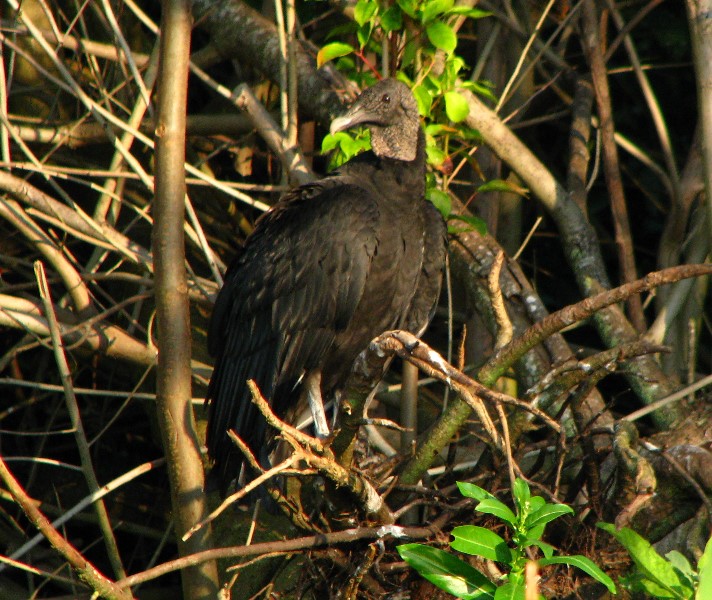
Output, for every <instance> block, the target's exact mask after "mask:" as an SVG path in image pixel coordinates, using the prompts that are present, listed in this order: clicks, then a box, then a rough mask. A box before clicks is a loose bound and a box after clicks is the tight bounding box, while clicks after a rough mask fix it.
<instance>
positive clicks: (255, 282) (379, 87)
mask: <svg viewBox="0 0 712 600" xmlns="http://www.w3.org/2000/svg"><path fill="white" fill-rule="evenodd" d="M355 125H367V126H368V127H369V128H370V130H371V145H372V148H373V149H372V151H369V152H365V153H363V154H360V155H359V156H357V157H355V158H353V159H351V160H350V161H349V162H347V163H345V164H344V165H342V166H341V167H340V168H339V169H338V170H337V171H335V172H333V173H331V174H329V175H328V176H327V177H325V178H324V179H322V180H320V181H318V182H315V183H312V184H309V185H305V186H301V187H299V188H296V189H294V190H292V191H291V192H289V193H288V194H287V195H286V196H285V197H284V198H283V199H282V200H281V201H280V203H279V204H278V205H276V206H275V207H274V208H273V209H272V210H270V211H269V212H268V213H266V214H265V215H264V216H263V217H262V218H261V219H260V220H259V221H258V223H257V225H256V227H255V230H254V232H253V234H252V235H251V236H250V237H249V238H248V239H247V241H246V242H245V245H244V248H243V249H242V251H241V252H240V253H239V255H238V256H237V258H236V259H235V260H234V262H233V264H232V265H231V267H230V269H229V270H228V273H227V275H226V279H225V285H224V286H223V288H222V290H221V291H220V293H219V295H218V298H217V301H216V303H215V309H214V312H213V316H212V320H211V323H210V330H209V338H208V344H209V350H210V352H211V354H213V355H214V356H215V370H214V372H213V376H212V379H211V381H210V387H209V390H208V400H209V402H210V412H209V424H208V435H207V443H208V450H209V454H210V457H211V458H212V459H213V460H214V461H215V467H214V474H215V475H216V476H217V479H218V481H219V483H220V486H221V488H222V489H223V491H224V490H225V489H226V488H227V486H228V485H229V484H230V481H231V480H233V479H234V478H235V477H237V476H238V474H239V471H240V468H241V466H242V462H243V461H242V457H241V455H240V454H239V452H238V451H237V449H236V448H234V447H233V444H232V442H231V441H230V440H229V438H228V437H227V435H226V431H227V430H228V429H230V428H232V429H234V430H235V431H236V432H237V434H238V435H239V436H240V437H241V438H242V439H243V440H244V441H245V442H246V443H247V444H248V445H249V446H250V447H251V448H252V449H253V451H254V452H255V454H256V455H257V456H258V458H259V459H260V460H261V461H262V462H263V463H265V464H266V461H267V455H268V451H269V450H270V449H271V447H272V444H271V438H270V437H269V436H267V427H266V424H265V422H264V419H263V417H262V415H260V414H259V412H258V411H257V409H256V408H255V406H254V405H253V404H252V402H251V401H250V395H249V390H248V388H247V386H246V383H245V382H246V381H247V380H248V379H254V380H255V381H256V382H257V385H258V386H259V388H260V389H261V391H262V393H263V395H264V396H265V397H266V398H267V399H269V400H270V402H271V406H272V408H273V410H274V411H275V412H276V414H278V415H284V413H285V412H286V411H287V410H288V409H289V408H290V406H291V405H292V404H293V403H294V402H296V399H297V398H298V396H299V393H300V389H299V388H300V384H301V383H302V382H303V380H304V378H305V376H308V375H310V374H313V373H316V372H318V373H320V374H321V390H322V393H323V395H324V397H328V396H330V395H332V394H333V393H334V392H335V391H337V390H338V389H339V388H340V387H341V386H343V384H344V382H345V380H346V378H347V377H348V375H349V373H350V370H351V367H352V365H353V362H354V360H355V359H356V357H357V356H358V354H359V353H360V352H361V351H362V350H364V349H365V348H366V347H367V346H368V344H369V342H370V341H371V340H372V339H373V338H374V337H376V336H377V335H379V334H381V333H383V332H384V331H387V330H389V329H397V328H406V329H408V330H410V331H412V332H413V333H416V334H420V333H422V331H423V330H424V329H425V327H426V326H427V324H428V322H429V321H430V318H431V316H432V313H433V310H434V308H435V305H436V303H437V299H438V295H439V292H440V283H441V279H442V270H443V264H444V260H445V252H446V238H445V225H444V222H443V220H442V217H441V216H440V214H439V213H438V211H437V210H435V208H434V207H433V206H432V204H431V203H430V202H427V201H426V200H425V199H424V192H425V161H424V140H423V133H422V131H421V128H420V122H419V119H418V111H417V106H416V103H415V100H414V98H413V95H412V93H411V92H410V90H409V89H408V87H407V86H406V85H404V84H403V83H400V82H398V81H395V80H391V79H387V80H384V81H381V82H379V83H378V84H376V85H375V86H373V87H371V88H369V89H367V90H366V91H365V92H363V94H361V96H360V97H359V99H358V100H357V101H356V103H355V104H354V105H353V106H352V108H351V109H350V110H349V111H348V112H347V113H346V114H345V115H344V116H342V117H340V118H338V119H336V120H335V121H334V122H333V123H332V132H335V131H339V130H342V129H346V128H348V127H353V126H355Z"/></svg>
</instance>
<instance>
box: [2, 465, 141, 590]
mask: <svg viewBox="0 0 712 600" xmlns="http://www.w3.org/2000/svg"><path fill="white" fill-rule="evenodd" d="M0 479H2V480H3V483H4V484H5V487H7V489H8V491H9V492H10V494H12V497H13V498H14V499H15V501H16V502H17V503H18V505H19V506H20V508H22V511H23V512H24V513H25V515H27V518H28V519H30V521H32V524H33V525H34V526H35V527H37V529H38V530H39V531H40V532H41V533H42V534H43V535H44V536H45V537H46V538H47V540H48V541H49V543H50V544H52V547H53V548H54V549H55V550H57V552H59V553H60V554H61V555H62V556H63V557H64V559H65V560H67V562H69V564H70V565H72V568H73V569H74V570H75V571H76V572H77V574H78V575H79V578H80V579H81V580H82V581H84V582H85V583H87V584H88V585H89V586H90V587H91V588H92V589H93V590H95V591H96V592H98V593H99V594H101V596H103V597H105V598H108V599H109V600H114V599H115V600H128V599H129V598H132V597H133V596H132V595H131V593H130V592H129V590H127V589H125V586H117V585H116V584H115V583H114V582H113V581H111V580H109V579H107V578H106V577H104V575H102V574H101V573H100V572H99V571H98V569H97V568H96V567H95V566H94V565H92V564H91V563H90V562H89V561H88V560H87V559H86V558H84V556H82V554H81V553H80V552H79V551H78V550H77V549H76V548H75V547H74V546H73V545H72V544H71V543H69V542H68V541H67V540H65V539H64V538H63V537H62V535H61V534H60V533H59V531H57V530H56V529H55V528H54V527H52V524H51V523H50V522H49V520H48V519H47V517H45V516H44V515H43V514H42V512H41V511H40V509H39V508H37V503H36V502H34V501H33V500H32V499H31V498H30V497H29V496H28V495H27V493H26V492H25V490H24V489H23V488H22V486H21V485H20V484H19V483H18V481H17V480H16V479H15V478H14V477H13V475H12V473H11V472H10V471H9V469H8V468H7V465H6V464H5V461H4V460H3V459H2V457H0Z"/></svg>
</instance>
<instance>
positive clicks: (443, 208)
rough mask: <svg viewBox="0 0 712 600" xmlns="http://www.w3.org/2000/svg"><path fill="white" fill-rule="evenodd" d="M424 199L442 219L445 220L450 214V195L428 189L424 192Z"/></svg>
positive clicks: (434, 189) (436, 189)
mask: <svg viewBox="0 0 712 600" xmlns="http://www.w3.org/2000/svg"><path fill="white" fill-rule="evenodd" d="M425 197H426V198H427V199H428V200H430V202H432V203H433V205H434V206H435V208H437V209H438V212H440V214H441V215H442V216H443V219H447V218H448V217H449V216H450V213H451V212H452V199H451V198H450V194H448V193H447V192H443V191H442V190H439V189H438V188H429V189H427V190H426V191H425Z"/></svg>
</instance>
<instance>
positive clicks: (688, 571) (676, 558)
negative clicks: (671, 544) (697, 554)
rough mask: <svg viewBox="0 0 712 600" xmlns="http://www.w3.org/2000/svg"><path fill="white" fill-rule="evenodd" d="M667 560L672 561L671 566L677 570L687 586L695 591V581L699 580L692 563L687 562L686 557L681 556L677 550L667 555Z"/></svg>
mask: <svg viewBox="0 0 712 600" xmlns="http://www.w3.org/2000/svg"><path fill="white" fill-rule="evenodd" d="M665 558H667V559H668V561H670V564H671V565H672V566H673V567H674V568H675V570H676V571H677V574H678V575H679V576H680V577H681V578H682V580H683V582H684V584H685V586H686V587H687V588H688V589H690V590H693V589H694V588H695V580H696V579H697V573H695V570H694V569H693V568H692V565H691V564H690V561H689V560H687V558H686V557H685V555H683V554H681V553H680V552H678V551H677V550H670V552H668V553H667V554H666V555H665Z"/></svg>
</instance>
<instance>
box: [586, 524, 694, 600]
mask: <svg viewBox="0 0 712 600" xmlns="http://www.w3.org/2000/svg"><path fill="white" fill-rule="evenodd" d="M596 525H597V526H598V527H600V528H601V529H603V530H604V531H607V532H608V533H610V534H611V535H612V536H613V537H614V538H616V539H617V540H618V541H619V542H620V543H621V544H622V545H623V546H625V549H626V550H628V554H630V557H631V558H632V559H633V562H634V563H635V565H636V566H637V567H638V570H639V571H640V572H641V573H642V574H643V575H645V577H646V578H648V579H649V580H650V581H652V582H653V583H655V584H657V585H659V586H661V587H662V588H664V589H666V590H668V591H670V592H674V593H680V592H681V591H682V589H683V584H682V582H681V581H680V577H679V576H678V574H677V573H676V572H675V569H674V568H673V566H672V565H671V564H670V563H669V562H668V561H666V560H665V559H664V558H663V557H662V556H660V555H659V554H658V553H657V552H656V551H655V548H653V547H652V546H651V545H650V542H649V541H648V540H646V539H645V538H643V537H641V536H640V535H638V534H637V533H636V532H635V531H633V530H632V529H628V528H627V527H623V528H622V529H621V530H620V531H619V530H617V529H616V527H615V525H612V524H611V523H597V524H596Z"/></svg>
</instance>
